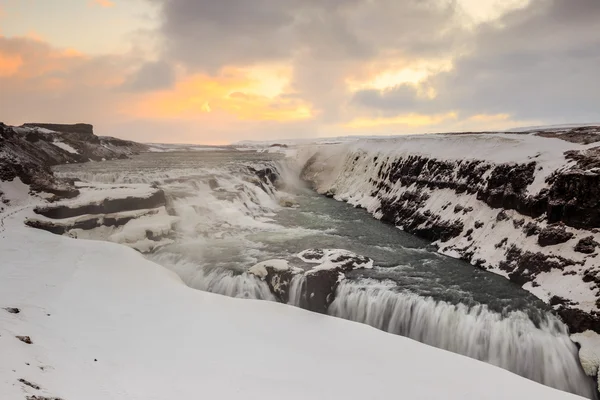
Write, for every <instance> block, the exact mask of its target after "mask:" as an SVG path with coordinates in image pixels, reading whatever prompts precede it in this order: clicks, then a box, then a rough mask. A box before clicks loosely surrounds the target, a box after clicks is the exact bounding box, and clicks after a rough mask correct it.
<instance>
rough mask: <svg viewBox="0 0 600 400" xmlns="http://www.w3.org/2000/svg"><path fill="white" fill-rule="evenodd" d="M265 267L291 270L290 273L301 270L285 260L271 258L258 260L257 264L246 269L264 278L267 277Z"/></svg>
mask: <svg viewBox="0 0 600 400" xmlns="http://www.w3.org/2000/svg"><path fill="white" fill-rule="evenodd" d="M267 268H273V269H274V270H277V271H292V273H300V272H302V269H300V268H295V267H292V266H291V265H290V263H289V262H288V261H287V260H282V259H273V260H267V261H263V262H259V263H258V264H256V265H254V266H252V267H250V268H249V269H248V273H250V274H252V275H255V276H258V277H259V278H261V279H264V278H266V277H267V274H268V272H267Z"/></svg>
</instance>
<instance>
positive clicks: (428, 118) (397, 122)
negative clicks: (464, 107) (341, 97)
mask: <svg viewBox="0 0 600 400" xmlns="http://www.w3.org/2000/svg"><path fill="white" fill-rule="evenodd" d="M456 118H457V114H456V113H454V112H449V113H445V114H435V115H427V114H417V113H410V114H403V115H398V116H395V117H379V118H356V119H353V120H352V121H350V122H349V123H347V124H345V127H347V128H351V129H362V128H375V127H381V126H406V127H420V126H429V125H437V124H440V123H441V122H444V121H447V120H455V119H456Z"/></svg>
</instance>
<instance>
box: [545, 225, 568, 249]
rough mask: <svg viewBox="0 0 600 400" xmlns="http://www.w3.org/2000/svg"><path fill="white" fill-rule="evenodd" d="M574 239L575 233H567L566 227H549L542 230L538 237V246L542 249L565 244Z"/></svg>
mask: <svg viewBox="0 0 600 400" xmlns="http://www.w3.org/2000/svg"><path fill="white" fill-rule="evenodd" d="M572 237H573V233H571V232H567V231H566V230H565V227H564V226H547V227H545V228H544V229H542V230H541V232H540V234H539V236H538V244H539V245H540V246H542V247H545V246H553V245H556V244H561V243H565V242H567V241H568V240H570V239H571V238H572Z"/></svg>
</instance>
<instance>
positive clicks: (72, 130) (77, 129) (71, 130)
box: [23, 122, 94, 136]
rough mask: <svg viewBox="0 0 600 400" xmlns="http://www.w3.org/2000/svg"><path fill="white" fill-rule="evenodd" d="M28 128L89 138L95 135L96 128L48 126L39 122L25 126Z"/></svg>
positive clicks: (82, 125)
mask: <svg viewBox="0 0 600 400" xmlns="http://www.w3.org/2000/svg"><path fill="white" fill-rule="evenodd" d="M23 126H25V127H28V128H44V129H49V130H51V131H55V132H65V133H78V134H80V135H84V136H89V135H93V134H94V127H93V126H92V125H90V124H81V123H79V124H46V123H37V122H28V123H26V124H23Z"/></svg>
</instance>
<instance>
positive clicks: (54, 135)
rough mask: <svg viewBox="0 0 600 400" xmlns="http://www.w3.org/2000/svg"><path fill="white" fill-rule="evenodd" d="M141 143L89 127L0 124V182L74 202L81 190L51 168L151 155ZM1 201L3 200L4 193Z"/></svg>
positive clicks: (52, 198) (81, 125)
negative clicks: (95, 131)
mask: <svg viewBox="0 0 600 400" xmlns="http://www.w3.org/2000/svg"><path fill="white" fill-rule="evenodd" d="M147 150H148V147H147V146H146V145H144V144H141V143H136V142H131V141H128V140H122V139H117V138H113V137H106V136H96V135H95V134H94V132H93V127H92V125H89V124H71V125H67V124H42V123H30V124H24V125H23V126H20V127H14V126H8V125H5V124H3V123H1V122H0V181H14V180H15V179H17V178H18V179H19V180H20V181H21V182H22V183H24V184H26V185H29V187H30V189H31V191H32V192H34V193H45V196H46V198H47V199H48V200H51V201H52V200H58V199H62V198H72V197H75V196H77V195H78V193H79V192H78V190H77V189H76V188H75V187H74V186H73V185H72V184H70V183H69V182H65V181H60V180H59V179H57V178H55V177H54V175H53V174H52V171H51V170H50V167H51V166H53V165H58V164H68V163H82V162H88V161H103V160H112V159H122V158H128V157H129V156H131V155H134V154H138V153H140V152H144V151H147ZM0 199H1V200H5V201H8V200H7V199H4V198H3V194H2V193H1V192H0Z"/></svg>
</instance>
